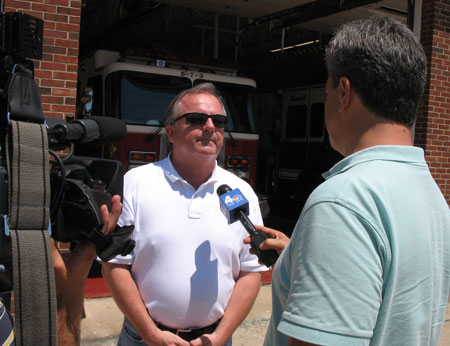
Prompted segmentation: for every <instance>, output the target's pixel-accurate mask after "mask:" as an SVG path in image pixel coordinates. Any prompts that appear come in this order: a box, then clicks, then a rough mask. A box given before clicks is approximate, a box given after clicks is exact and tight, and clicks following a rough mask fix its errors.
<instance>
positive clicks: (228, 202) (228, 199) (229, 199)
mask: <svg viewBox="0 0 450 346" xmlns="http://www.w3.org/2000/svg"><path fill="white" fill-rule="evenodd" d="M225 203H226V204H233V199H232V198H231V197H230V195H228V196H226V197H225Z"/></svg>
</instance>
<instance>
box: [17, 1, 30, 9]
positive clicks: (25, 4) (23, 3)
mask: <svg viewBox="0 0 450 346" xmlns="http://www.w3.org/2000/svg"><path fill="white" fill-rule="evenodd" d="M14 7H15V8H16V9H17V10H29V9H31V3H30V2H28V1H14Z"/></svg>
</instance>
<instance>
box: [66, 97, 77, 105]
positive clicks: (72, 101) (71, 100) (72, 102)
mask: <svg viewBox="0 0 450 346" xmlns="http://www.w3.org/2000/svg"><path fill="white" fill-rule="evenodd" d="M64 103H65V104H66V105H76V104H77V99H76V97H66V99H65V101H64Z"/></svg>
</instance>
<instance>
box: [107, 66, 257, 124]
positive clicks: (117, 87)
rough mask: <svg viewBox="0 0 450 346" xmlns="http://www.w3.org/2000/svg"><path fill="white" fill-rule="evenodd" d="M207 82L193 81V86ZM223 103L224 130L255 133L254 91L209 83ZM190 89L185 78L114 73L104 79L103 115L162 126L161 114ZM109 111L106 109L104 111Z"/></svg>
mask: <svg viewBox="0 0 450 346" xmlns="http://www.w3.org/2000/svg"><path fill="white" fill-rule="evenodd" d="M203 82H208V80H205V79H202V80H200V79H197V80H195V81H194V85H197V84H199V83H203ZM212 83H214V84H215V85H216V87H217V88H218V90H219V91H220V93H221V94H222V96H223V98H224V100H225V108H226V110H227V114H228V116H229V117H230V118H229V122H228V125H227V129H226V130H227V131H232V132H242V133H256V131H257V129H256V124H255V119H254V115H253V104H254V100H253V95H254V88H253V87H252V86H248V85H241V84H234V83H226V82H217V81H213V82H212ZM190 87H192V82H191V80H190V79H189V78H186V77H180V76H170V75H160V74H153V73H144V72H134V71H117V72H113V73H111V74H110V75H109V76H108V77H107V78H106V84H105V88H106V104H105V106H106V108H107V109H106V114H111V115H113V116H114V117H117V118H119V119H122V120H123V121H125V123H127V124H130V125H147V126H158V127H159V126H164V118H165V111H166V109H167V106H168V105H169V103H170V101H171V100H172V99H173V97H174V96H175V95H176V94H177V93H178V92H180V91H181V90H184V89H187V88H190ZM108 108H109V109H108Z"/></svg>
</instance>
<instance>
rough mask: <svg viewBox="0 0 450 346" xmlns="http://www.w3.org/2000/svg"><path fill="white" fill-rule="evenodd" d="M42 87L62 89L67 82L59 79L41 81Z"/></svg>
mask: <svg viewBox="0 0 450 346" xmlns="http://www.w3.org/2000/svg"><path fill="white" fill-rule="evenodd" d="M41 85H42V86H48V87H60V88H63V87H64V86H65V82H64V81H63V80H59V79H41Z"/></svg>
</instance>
